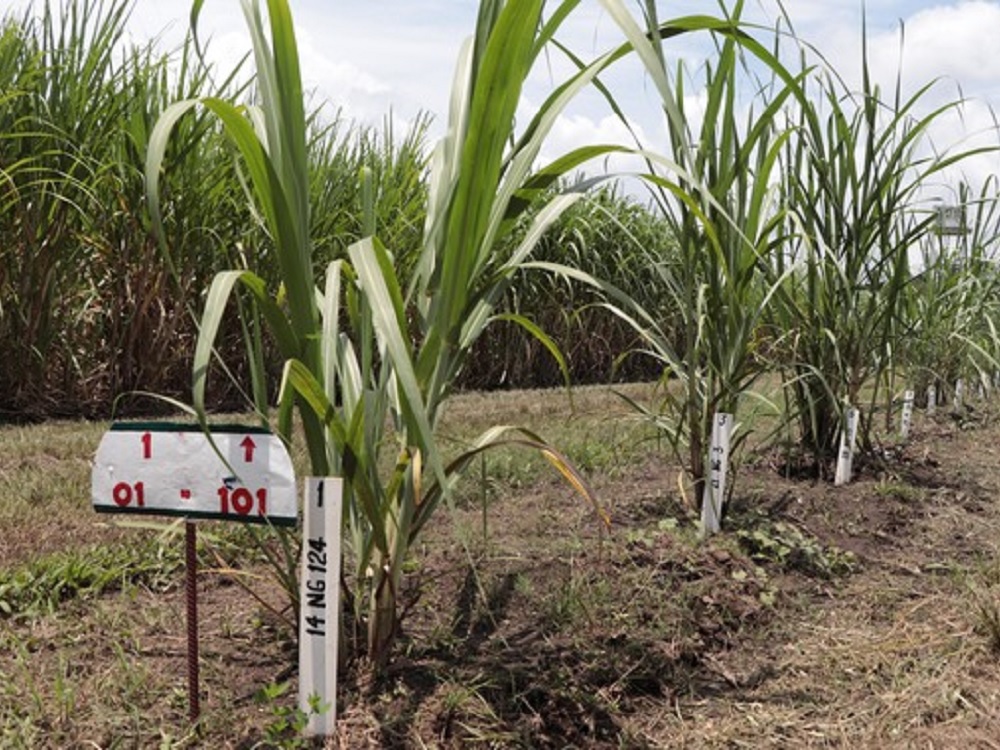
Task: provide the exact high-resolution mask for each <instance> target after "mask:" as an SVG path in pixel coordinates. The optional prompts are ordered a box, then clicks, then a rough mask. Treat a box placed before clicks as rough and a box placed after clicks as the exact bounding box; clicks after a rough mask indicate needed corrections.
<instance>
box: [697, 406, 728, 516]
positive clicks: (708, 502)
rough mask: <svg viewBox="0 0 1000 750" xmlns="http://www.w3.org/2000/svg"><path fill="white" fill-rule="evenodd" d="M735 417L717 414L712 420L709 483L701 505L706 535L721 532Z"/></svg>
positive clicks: (722, 413)
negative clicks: (730, 443) (730, 444)
mask: <svg viewBox="0 0 1000 750" xmlns="http://www.w3.org/2000/svg"><path fill="white" fill-rule="evenodd" d="M732 431H733V415H732V414H726V413H724V412H717V413H716V415H715V418H714V419H713V420H712V447H711V448H710V449H709V454H708V481H707V482H706V483H705V491H704V495H703V496H702V503H701V526H702V533H704V534H717V533H718V532H719V531H720V530H721V528H722V527H721V520H722V503H723V501H724V500H725V497H726V474H728V473H729V442H730V438H731V436H732Z"/></svg>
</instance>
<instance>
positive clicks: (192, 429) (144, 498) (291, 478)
mask: <svg viewBox="0 0 1000 750" xmlns="http://www.w3.org/2000/svg"><path fill="white" fill-rule="evenodd" d="M210 429H211V431H212V434H211V438H209V436H208V435H206V434H205V432H204V431H203V430H202V429H201V427H197V426H192V425H181V424H171V423H166V422H149V423H116V424H113V425H112V426H111V429H110V430H109V431H108V432H106V433H105V434H104V437H103V438H102V439H101V444H100V446H99V447H98V448H97V456H96V457H95V458H94V466H93V471H92V472H91V499H92V501H93V504H94V510H96V511H98V512H99V513H138V514H148V515H164V516H185V517H188V518H211V519H223V520H233V521H244V522H250V523H268V524H273V525H276V526H295V525H297V523H298V502H297V498H296V493H295V472H294V470H293V469H292V461H291V458H290V457H289V455H288V451H287V450H286V449H285V445H284V443H282V442H281V439H280V438H278V437H277V436H276V435H274V434H272V433H270V432H268V431H266V430H263V429H260V428H256V427H244V426H233V425H222V426H218V425H213V426H211V428H210ZM213 444H214V446H213Z"/></svg>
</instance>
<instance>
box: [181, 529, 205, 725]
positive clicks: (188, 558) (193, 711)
mask: <svg viewBox="0 0 1000 750" xmlns="http://www.w3.org/2000/svg"><path fill="white" fill-rule="evenodd" d="M184 544H185V550H184V553H185V554H184V559H185V568H186V571H185V572H186V582H185V586H186V589H187V590H186V593H187V646H188V647H187V662H188V663H187V668H188V716H189V717H190V718H191V722H192V723H194V722H196V721H198V716H199V715H200V714H201V705H200V702H199V699H198V698H199V696H198V693H199V687H198V683H199V679H198V536H197V531H196V530H195V525H194V522H193V521H190V520H187V521H185V522H184Z"/></svg>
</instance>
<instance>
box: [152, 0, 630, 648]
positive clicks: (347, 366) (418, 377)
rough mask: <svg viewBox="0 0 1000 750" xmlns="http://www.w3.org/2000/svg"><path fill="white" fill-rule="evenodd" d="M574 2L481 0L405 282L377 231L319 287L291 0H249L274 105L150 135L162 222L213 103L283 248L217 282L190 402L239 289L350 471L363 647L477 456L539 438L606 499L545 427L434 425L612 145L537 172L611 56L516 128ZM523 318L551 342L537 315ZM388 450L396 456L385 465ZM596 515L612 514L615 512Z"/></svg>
mask: <svg viewBox="0 0 1000 750" xmlns="http://www.w3.org/2000/svg"><path fill="white" fill-rule="evenodd" d="M576 4H577V3H576V2H562V3H560V4H559V5H558V6H557V8H556V9H555V10H554V12H553V13H552V14H551V16H550V17H549V18H548V19H546V20H544V21H543V19H542V9H543V5H544V3H543V2H542V1H541V0H510V2H497V1H492V2H490V1H487V2H483V3H482V4H481V6H480V12H479V16H478V21H477V25H476V31H475V34H474V36H473V38H472V39H471V40H470V41H469V42H467V44H466V45H465V47H464V48H463V53H462V56H461V59H460V61H459V65H458V68H457V72H456V77H455V86H454V90H453V95H452V103H451V117H450V120H449V130H448V133H447V135H446V136H445V137H444V139H443V140H442V141H441V142H440V143H439V145H438V147H437V148H436V150H435V152H434V155H433V157H432V161H431V168H430V186H429V195H428V203H427V221H426V225H425V231H424V236H423V240H422V244H421V247H420V250H419V253H418V256H417V259H416V262H415V263H414V264H413V265H412V270H410V271H409V274H410V276H409V278H408V279H404V278H401V274H400V273H399V270H398V269H397V266H396V258H394V257H393V255H392V254H391V253H390V251H389V250H388V249H386V248H385V247H384V246H383V245H382V244H381V243H380V242H379V241H378V240H377V239H375V238H374V237H373V236H372V237H368V238H366V239H364V240H362V241H360V242H358V243H356V244H354V245H352V246H351V247H350V248H349V251H348V257H347V258H338V259H336V260H334V261H333V262H332V263H331V264H330V265H329V267H328V268H327V270H326V282H325V286H324V288H323V289H322V290H318V289H317V288H316V285H315V283H314V279H313V268H312V263H313V256H312V252H311V241H310V236H309V226H310V224H309V220H310V206H309V203H308V195H309V191H308V180H309V169H308V164H307V161H306V148H305V144H306V118H305V113H304V110H303V104H302V88H301V79H300V75H299V67H298V57H297V52H296V45H295V38H294V33H293V29H292V20H291V15H290V12H289V8H288V4H287V2H285V0H269V1H268V3H267V8H268V16H269V29H270V34H268V33H267V29H266V27H265V24H264V21H263V20H262V17H261V13H260V8H259V4H258V3H257V2H256V1H255V0H246V2H244V3H243V9H244V15H245V17H246V19H247V22H248V25H249V27H250V30H251V36H252V38H253V43H254V56H255V62H256V66H257V96H258V98H259V102H260V103H259V105H258V106H254V107H241V106H237V105H235V104H233V103H230V102H227V101H224V100H222V99H219V98H213V97H205V98H201V99H192V100H187V101H183V102H178V103H177V104H175V105H173V106H172V107H171V108H169V109H168V110H167V111H166V112H165V113H164V115H163V117H162V118H161V120H160V121H159V122H158V123H157V126H156V129H155V132H154V134H153V138H152V139H151V146H150V150H149V158H148V159H147V167H146V174H147V180H148V184H149V194H150V206H151V210H152V213H153V215H154V217H158V216H159V205H160V203H159V194H158V189H157V187H158V184H159V175H160V168H161V164H162V158H163V153H164V150H165V148H166V144H167V142H168V140H169V138H170V133H171V131H172V129H173V128H174V127H175V125H176V123H177V122H178V121H180V120H181V118H182V117H184V116H185V114H187V113H188V112H190V111H191V110H192V109H195V108H198V107H202V108H204V109H206V110H208V111H210V112H212V113H214V115H216V116H217V117H218V118H219V120H220V121H221V122H222V124H223V126H224V128H225V131H226V133H227V134H228V136H229V138H230V140H231V142H232V143H233V145H234V146H235V148H236V150H237V151H238V153H239V155H240V165H241V169H242V170H243V172H244V174H245V176H246V184H247V185H248V187H249V189H250V191H251V193H252V195H251V200H252V201H253V204H254V207H255V209H256V211H257V213H258V214H259V216H260V217H261V220H262V224H263V226H264V228H265V230H266V231H267V233H268V235H269V237H270V241H271V242H272V243H273V245H274V248H275V252H276V253H277V256H278V260H279V266H280V270H281V286H280V287H279V288H278V289H269V288H268V287H267V285H266V283H265V282H264V280H263V279H262V278H261V277H260V276H259V275H257V274H256V273H254V272H253V271H251V270H232V271H225V272H222V273H220V274H218V275H217V276H216V277H215V279H214V281H213V282H212V285H211V288H210V289H209V292H208V295H207V297H206V301H205V309H204V313H203V315H202V319H201V331H200V336H199V340H198V346H197V349H196V352H195V359H194V365H193V401H194V404H193V405H194V408H195V411H196V412H197V413H198V414H199V415H200V416H201V417H202V419H204V415H205V387H206V378H207V374H208V370H209V365H210V362H211V359H212V345H213V342H214V340H215V338H216V335H217V333H218V331H219V329H220V325H221V322H222V318H223V313H224V309H225V307H226V302H227V300H228V299H229V298H230V297H231V296H232V294H233V291H234V289H235V288H237V287H239V288H241V289H242V290H243V291H244V292H245V293H247V294H248V295H249V298H250V307H251V308H253V309H254V310H256V313H257V314H258V315H259V318H260V320H262V321H264V322H265V323H266V325H267V328H268V330H269V335H270V337H271V338H272V339H273V340H274V342H275V343H276V345H277V347H278V348H279V350H280V353H281V356H282V357H283V358H284V359H285V361H286V366H285V377H284V381H283V386H282V389H281V398H280V405H279V414H278V426H279V430H280V432H281V434H283V435H285V436H286V437H287V438H289V439H290V438H291V436H292V418H293V413H294V412H295V411H296V409H295V407H296V406H297V407H298V409H297V413H298V414H299V415H300V419H301V423H302V428H303V433H304V435H305V440H306V445H307V451H308V454H309V459H310V463H311V470H312V471H313V472H314V473H316V474H318V475H327V474H329V473H331V472H333V473H340V474H343V476H344V477H345V479H346V480H347V481H346V485H347V490H346V492H347V498H346V500H347V503H346V507H347V509H348V510H347V511H346V513H345V525H346V528H347V538H348V542H349V543H348V547H349V549H350V555H351V558H352V563H353V564H352V565H351V566H350V569H351V570H353V587H352V590H349V591H347V592H346V593H347V595H348V596H347V599H348V601H349V602H352V603H353V606H351V607H348V610H349V611H351V613H352V614H354V615H356V621H358V622H360V623H363V624H364V625H365V626H366V628H367V637H366V638H365V643H364V646H363V647H362V648H361V649H359V650H360V651H363V652H364V653H365V654H367V656H368V657H369V658H370V659H371V661H372V662H373V663H374V664H375V665H376V666H383V665H384V664H385V663H386V662H387V660H388V657H389V654H390V650H391V646H392V643H393V639H394V637H395V634H396V633H397V628H398V616H399V613H398V611H397V600H398V595H399V590H400V582H401V577H402V571H403V567H404V564H405V563H406V562H407V557H408V554H409V550H410V548H411V545H412V544H413V542H414V540H415V539H416V538H417V536H418V535H419V533H420V532H421V530H422V529H423V528H424V527H425V525H426V523H427V522H428V520H429V519H430V518H431V517H432V515H433V513H434V511H435V510H436V509H437V508H438V507H439V505H440V504H441V503H442V501H447V499H448V497H449V491H450V488H451V485H452V483H453V482H454V481H455V479H456V477H457V475H458V474H459V473H460V471H461V469H463V468H464V467H465V466H466V465H467V464H468V462H469V461H471V460H472V458H473V457H474V456H475V455H476V454H478V453H479V452H480V451H482V450H485V449H486V448H487V447H492V446H494V445H500V444H508V443H510V442H515V443H520V444H523V445H526V446H529V447H531V448H534V449H537V450H540V451H541V452H542V454H543V455H544V456H545V457H546V458H548V459H549V460H550V461H551V462H552V463H553V464H554V465H555V466H556V468H557V469H558V470H559V471H560V472H561V473H562V474H563V475H564V476H565V477H566V478H567V480H568V481H569V483H570V484H571V485H572V486H573V487H574V488H575V489H576V490H578V491H579V492H580V493H581V494H582V495H584V497H586V498H587V500H589V501H592V502H593V501H594V498H593V495H592V493H591V492H590V491H589V489H588V488H587V485H586V482H585V481H584V479H583V477H582V476H581V475H580V474H579V473H578V472H577V471H576V470H575V469H573V467H572V466H571V465H570V464H569V462H568V461H567V460H566V459H565V458H564V457H563V456H562V455H561V454H560V453H558V451H556V450H555V449H554V448H553V447H552V446H549V445H548V444H546V443H545V442H544V441H543V440H542V439H541V438H540V437H538V436H537V435H534V434H531V433H528V432H526V431H523V430H522V431H512V430H511V429H509V428H506V427H497V428H494V429H492V430H488V431H487V432H486V433H485V434H484V435H482V436H481V437H480V438H479V439H478V440H476V441H473V443H472V444H471V445H470V446H469V447H468V448H467V449H466V450H465V451H463V452H462V453H461V454H460V455H459V456H457V457H451V458H448V459H447V460H446V458H445V457H444V456H443V454H442V451H441V450H440V448H439V445H438V442H437V437H436V434H435V427H436V423H437V418H438V415H439V414H440V410H441V406H442V405H443V403H444V402H445V400H446V398H447V396H448V395H449V393H450V391H451V389H452V387H453V385H454V383H455V379H456V378H457V377H458V375H459V373H460V372H461V370H462V366H463V364H464V362H465V359H466V356H467V354H468V352H469V350H470V347H471V345H472V343H473V342H474V341H475V340H476V338H477V337H478V336H479V335H480V334H481V332H482V331H483V329H484V328H485V327H486V326H487V325H489V324H490V323H491V322H492V321H493V320H494V319H495V317H497V316H494V314H493V310H494V306H495V305H496V303H497V301H498V300H499V299H500V298H501V297H502V295H503V294H504V292H505V291H506V290H507V289H508V288H509V287H510V285H511V284H512V283H513V280H514V276H515V274H516V273H517V271H518V270H519V268H520V267H521V265H522V264H523V261H524V259H525V257H526V256H527V255H528V254H529V253H530V252H531V250H532V248H533V246H534V245H535V243H537V241H538V238H539V237H540V236H541V235H542V233H543V232H544V230H545V228H546V227H547V226H548V225H550V224H551V223H552V221H553V220H554V219H555V218H556V217H557V216H558V215H559V214H560V212H561V211H563V210H565V209H566V208H567V207H568V206H570V205H572V203H573V202H574V201H575V200H576V199H577V197H578V196H577V195H574V194H564V195H557V196H555V197H554V198H551V200H549V201H548V203H547V204H546V205H545V206H544V207H543V208H542V210H540V211H539V212H538V214H537V216H536V218H535V219H534V221H533V222H532V224H531V226H530V227H529V228H528V229H527V231H526V232H525V234H524V236H523V237H522V238H521V240H520V242H519V243H518V244H517V245H516V246H515V248H514V250H513V251H512V252H510V253H507V254H501V253H498V252H497V251H496V248H498V247H501V246H503V245H501V240H503V239H504V238H505V236H506V235H507V233H509V232H510V231H511V229H512V227H514V226H515V225H516V224H517V219H518V217H519V216H520V215H521V214H522V213H523V212H524V211H525V210H527V209H528V208H529V207H530V206H531V205H532V203H533V201H534V200H535V199H537V198H539V197H540V196H543V195H546V194H547V191H546V189H547V188H548V187H549V186H550V185H551V184H553V183H554V182H555V181H557V180H558V178H559V176H560V175H562V174H564V173H565V172H567V171H569V170H571V169H574V168H575V167H576V166H578V165H579V164H581V163H582V162H583V161H585V160H587V159H589V158H592V157H593V156H597V155H600V154H602V153H605V152H607V151H608V150H610V149H609V148H608V147H600V146H589V147H585V148H582V149H579V150H578V151H576V152H573V153H571V154H568V155H566V156H564V157H561V158H560V159H559V160H557V161H556V162H555V163H553V164H552V165H549V166H548V167H545V168H543V169H541V170H537V167H536V164H537V161H538V157H539V154H540V149H541V145H542V142H543V140H544V138H545V136H546V135H547V133H548V131H549V129H550V128H551V126H552V124H553V123H554V122H555V118H556V116H557V114H558V113H559V111H560V110H561V109H562V108H563V107H564V106H565V104H566V102H568V101H569V100H570V99H571V98H572V96H573V94H574V93H575V92H576V91H578V90H579V89H580V88H582V87H583V86H585V85H586V84H587V83H588V82H589V81H590V80H592V79H593V77H594V76H595V75H596V74H597V72H598V71H599V70H600V68H601V67H602V66H604V65H606V64H607V61H608V60H609V59H611V58H610V57H608V58H606V59H602V60H599V61H597V62H596V63H595V64H594V65H593V66H590V67H588V68H586V69H584V70H581V71H580V72H578V73H577V74H576V75H574V76H573V77H572V78H571V79H570V80H568V81H567V82H566V83H564V84H563V85H561V86H559V87H557V89H556V90H555V91H554V92H553V94H552V95H551V96H550V98H549V99H548V100H547V101H546V102H545V103H544V105H543V107H542V108H541V110H540V111H539V113H538V114H537V115H536V116H535V118H534V119H533V120H532V121H531V122H530V123H529V124H528V126H527V127H526V129H525V130H524V132H523V133H521V134H519V135H518V134H517V133H516V132H515V128H514V113H515V108H516V107H517V104H518V101H519V99H520V90H521V86H522V85H523V82H524V80H525V79H526V77H527V75H528V73H529V71H530V70H531V68H532V67H533V65H534V63H535V61H536V59H537V58H538V56H539V54H540V53H541V52H542V50H543V49H544V48H545V45H546V43H547V42H548V41H549V40H550V39H551V38H552V36H553V34H554V33H555V32H556V30H557V29H558V28H559V26H560V24H562V23H563V22H564V21H565V20H566V18H567V17H568V16H569V14H570V13H571V11H572V10H573V8H574V7H575V6H576ZM200 8H201V2H196V3H195V4H194V6H193V13H192V15H193V16H194V17H195V20H196V17H197V14H198V12H199V11H200ZM619 56H620V53H619ZM371 209H372V206H371V203H370V202H369V211H368V212H367V213H368V215H369V217H370V218H369V220H368V221H367V228H366V229H367V231H368V232H371V233H374V232H375V231H376V230H377V227H376V226H374V224H375V220H374V216H375V213H374V211H373V210H371ZM516 322H518V323H520V324H521V325H523V326H524V327H525V328H526V329H527V330H528V331H530V332H531V333H532V334H533V335H535V336H537V337H538V338H539V339H541V340H543V341H546V342H547V343H549V344H551V342H548V339H547V338H546V337H545V336H544V334H543V333H542V332H541V331H540V330H538V329H537V328H536V327H534V326H533V325H532V324H531V323H530V322H528V321H527V320H521V319H519V320H516ZM261 338H262V337H261V335H260V334H259V329H256V328H254V329H253V330H252V331H251V335H250V336H249V337H248V344H247V347H248V355H249V358H250V359H251V361H253V362H255V363H257V365H258V366H257V368H256V369H255V372H257V373H258V377H262V373H261V369H262V367H261V366H260V365H261V356H260V353H259V352H260V347H261ZM551 348H552V350H553V351H554V352H555V351H556V350H555V348H554V347H551ZM254 394H255V395H256V397H257V408H258V409H259V410H260V412H261V414H265V413H266V404H265V403H262V402H261V399H262V398H263V397H264V395H265V394H266V389H263V388H259V387H255V388H254ZM390 451H392V452H394V454H395V455H394V456H393V457H392V459H391V460H382V459H383V457H385V456H386V454H387V453H388V452H390ZM386 466H389V467H390V468H388V469H387V468H386ZM595 508H596V504H595ZM598 516H599V517H600V518H601V520H600V522H601V523H606V518H604V517H603V515H602V514H601V513H600V511H598ZM290 557H291V555H286V559H289V558H290ZM287 572H288V575H289V577H291V576H293V575H294V571H293V570H291V569H288V570H287ZM287 583H288V586H287V587H288V589H289V591H290V592H291V591H293V590H294V586H293V585H291V581H287Z"/></svg>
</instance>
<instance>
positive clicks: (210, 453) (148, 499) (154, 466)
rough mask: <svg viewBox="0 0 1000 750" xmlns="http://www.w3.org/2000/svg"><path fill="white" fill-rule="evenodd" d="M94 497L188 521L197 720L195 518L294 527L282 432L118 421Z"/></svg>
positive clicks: (117, 508)
mask: <svg viewBox="0 0 1000 750" xmlns="http://www.w3.org/2000/svg"><path fill="white" fill-rule="evenodd" d="M91 501H92V503H93V506H94V510H96V511H97V512H98V513H130V514H139V515H161V516H180V517H183V518H184V519H185V521H184V544H185V563H186V571H185V572H186V576H185V582H186V593H187V597H186V598H187V630H188V632H187V645H188V714H189V716H190V718H191V721H192V722H194V721H197V720H198V716H199V714H200V701H199V687H198V682H199V675H198V585H197V584H198V575H197V568H198V555H197V530H196V527H195V524H194V522H193V520H192V519H196V518H209V519H217V520H228V521H242V522H244V523H260V524H271V525H274V526H296V525H297V524H298V504H297V499H296V495H295V472H294V470H293V469H292V460H291V458H290V457H289V455H288V451H287V450H285V445H284V443H282V442H281V440H280V438H278V437H277V436H275V435H273V434H272V433H270V432H268V431H267V430H264V429H261V428H256V427H244V426H240V425H222V426H212V427H211V434H206V433H205V431H204V430H203V429H202V428H201V427H199V426H193V425H182V424H174V423H169V422H151V423H116V424H113V425H111V429H110V430H109V431H108V432H106V433H105V434H104V437H103V438H102V439H101V443H100V445H99V446H98V448H97V455H96V457H95V458H94V465H93V469H92V471H91ZM338 518H339V516H338ZM338 561H339V558H338Z"/></svg>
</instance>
